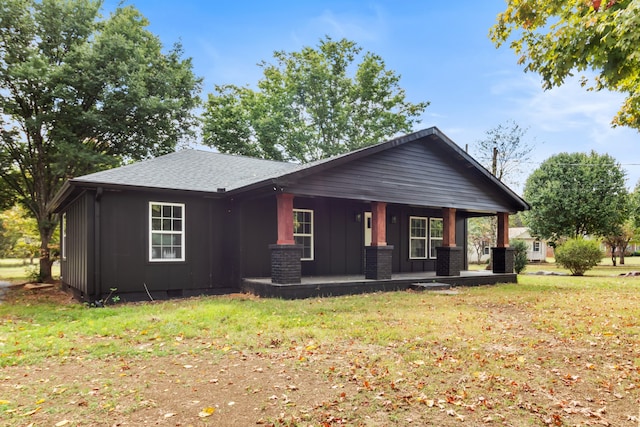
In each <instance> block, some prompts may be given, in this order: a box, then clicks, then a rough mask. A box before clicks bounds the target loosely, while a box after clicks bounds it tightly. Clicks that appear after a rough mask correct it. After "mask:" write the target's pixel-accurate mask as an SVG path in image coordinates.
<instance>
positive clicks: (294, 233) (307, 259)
mask: <svg viewBox="0 0 640 427" xmlns="http://www.w3.org/2000/svg"><path fill="white" fill-rule="evenodd" d="M296 212H308V213H310V217H311V233H296V232H295V227H294V232H293V239H294V240H295V238H296V236H300V237H310V238H311V239H310V240H311V244H310V248H309V251H310V254H311V256H310V257H309V258H304V256H303V257H302V258H300V261H313V260H314V257H315V251H314V246H315V244H314V240H315V239H314V238H313V229H314V227H315V224H314V218H313V210H312V209H294V210H293V214H294V217H295V213H296Z"/></svg>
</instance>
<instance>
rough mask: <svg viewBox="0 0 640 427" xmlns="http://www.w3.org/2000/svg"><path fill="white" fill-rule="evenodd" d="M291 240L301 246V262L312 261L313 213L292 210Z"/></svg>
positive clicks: (307, 210)
mask: <svg viewBox="0 0 640 427" xmlns="http://www.w3.org/2000/svg"><path fill="white" fill-rule="evenodd" d="M293 240H294V241H295V242H296V245H302V258H300V259H301V260H302V261H312V260H313V211H312V210H309V209H294V210H293Z"/></svg>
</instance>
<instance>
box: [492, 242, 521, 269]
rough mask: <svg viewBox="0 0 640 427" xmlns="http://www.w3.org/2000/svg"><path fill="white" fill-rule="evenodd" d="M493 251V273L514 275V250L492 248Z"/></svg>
mask: <svg viewBox="0 0 640 427" xmlns="http://www.w3.org/2000/svg"><path fill="white" fill-rule="evenodd" d="M491 250H492V251H493V272H494V273H513V257H514V252H515V249H513V248H491Z"/></svg>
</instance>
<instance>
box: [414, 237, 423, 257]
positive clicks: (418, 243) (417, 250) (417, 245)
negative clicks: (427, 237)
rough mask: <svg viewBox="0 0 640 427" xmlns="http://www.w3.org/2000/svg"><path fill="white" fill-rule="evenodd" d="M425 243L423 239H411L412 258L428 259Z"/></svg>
mask: <svg viewBox="0 0 640 427" xmlns="http://www.w3.org/2000/svg"><path fill="white" fill-rule="evenodd" d="M424 243H425V241H424V240H422V239H411V258H424V257H426V252H425V249H426V248H425V244H424Z"/></svg>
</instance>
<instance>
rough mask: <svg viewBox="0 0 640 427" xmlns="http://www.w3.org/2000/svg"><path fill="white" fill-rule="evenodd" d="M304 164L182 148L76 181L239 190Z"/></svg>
mask: <svg viewBox="0 0 640 427" xmlns="http://www.w3.org/2000/svg"><path fill="white" fill-rule="evenodd" d="M300 168H302V166H301V165H298V164H294V163H286V162H277V161H272V160H262V159H254V158H251V157H243V156H236V155H229V154H220V153H213V152H208V151H201V150H182V151H177V152H175V153H171V154H167V155H164V156H160V157H156V158H153V159H150V160H146V161H143V162H139V163H134V164H131V165H127V166H123V167H120V168H115V169H109V170H105V171H102V172H96V173H92V174H90V175H84V176H80V177H77V178H75V179H73V180H72V182H74V183H95V184H111V185H124V186H135V187H148V188H163V189H172V190H189V191H205V192H216V191H217V190H218V189H219V188H224V189H225V190H226V191H231V190H235V189H238V188H242V187H245V186H247V185H251V184H255V183H258V182H261V181H265V180H268V179H271V178H276V177H279V176H282V175H284V174H287V173H289V172H293V171H295V170H297V169H300Z"/></svg>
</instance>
